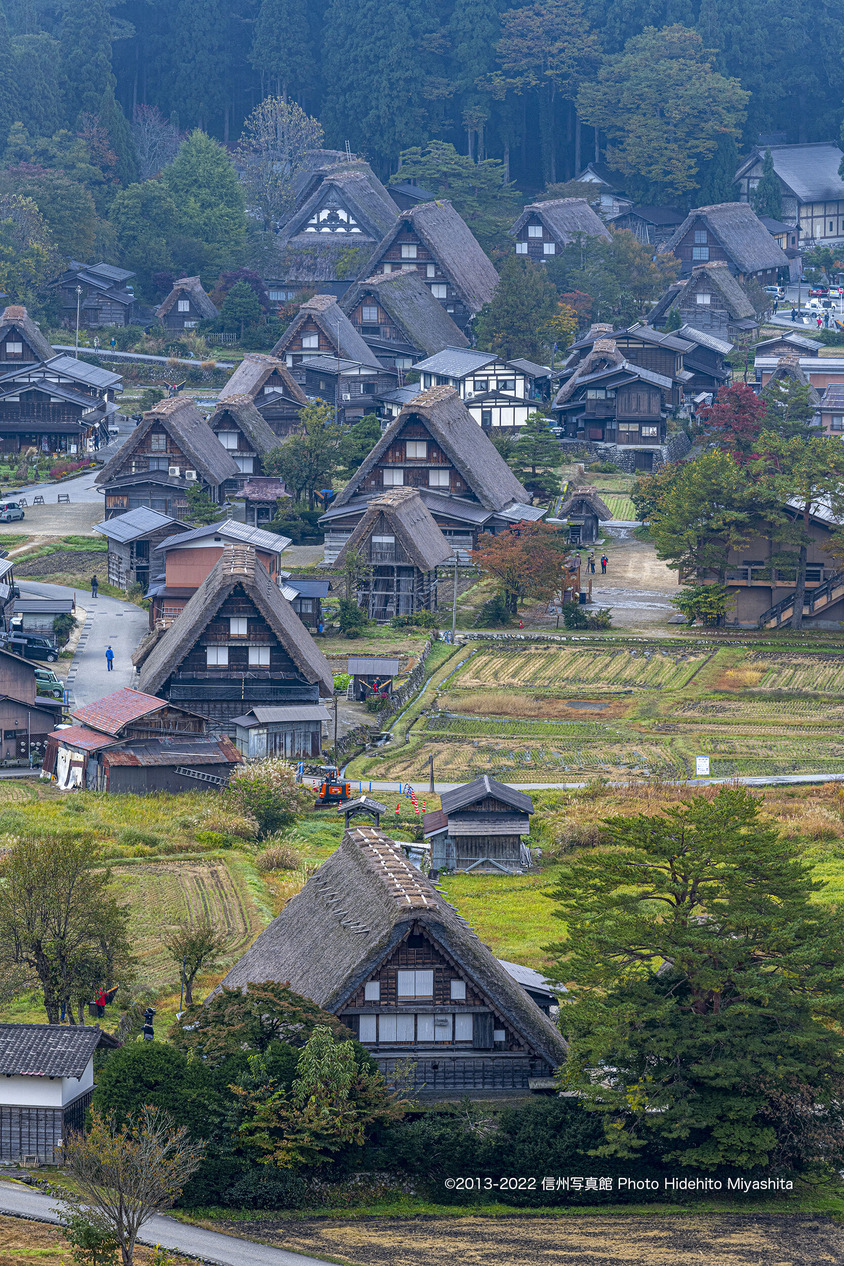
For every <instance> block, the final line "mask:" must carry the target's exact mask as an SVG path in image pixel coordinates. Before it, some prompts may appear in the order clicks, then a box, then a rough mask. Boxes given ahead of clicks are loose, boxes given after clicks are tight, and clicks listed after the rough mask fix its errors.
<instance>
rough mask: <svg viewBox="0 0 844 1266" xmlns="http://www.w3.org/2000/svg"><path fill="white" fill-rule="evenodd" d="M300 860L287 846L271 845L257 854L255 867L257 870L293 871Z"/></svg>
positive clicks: (294, 851) (293, 850) (293, 849)
mask: <svg viewBox="0 0 844 1266" xmlns="http://www.w3.org/2000/svg"><path fill="white" fill-rule="evenodd" d="M301 860H302V859H301V858H300V856H299V854H298V853H297V852H296V850H295V848H291V847H290V845H289V844H271V845H270V846H269V847H268V848H264V849H262V850H261V852H260V853H258V855H257V857H256V858H255V865H256V866H257V867H258V869H259V870H295V869H296V867H297V866H298V865H299V863H300V862H301Z"/></svg>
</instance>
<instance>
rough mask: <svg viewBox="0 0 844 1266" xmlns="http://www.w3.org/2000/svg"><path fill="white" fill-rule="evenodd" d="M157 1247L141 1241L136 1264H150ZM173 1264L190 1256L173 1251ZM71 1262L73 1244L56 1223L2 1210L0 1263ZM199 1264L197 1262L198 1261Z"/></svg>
mask: <svg viewBox="0 0 844 1266" xmlns="http://www.w3.org/2000/svg"><path fill="white" fill-rule="evenodd" d="M154 1257H155V1249H154V1248H144V1246H143V1245H140V1244H139V1245H138V1247H137V1248H136V1249H135V1262H136V1266H150V1263H151V1262H152V1260H153V1258H154ZM171 1260H172V1261H173V1266H177V1263H178V1266H188V1263H189V1261H190V1259H188V1258H186V1257H180V1256H177V1255H176V1254H171ZM27 1262H31V1263H33V1264H35V1263H37V1264H38V1266H72V1263H73V1258H72V1256H71V1248H70V1245H69V1244H68V1242H67V1240H66V1239H65V1238H64V1235H63V1234H62V1232H61V1231H60V1230H59V1228H58V1227H56V1226H48V1225H47V1224H46V1223H45V1222H27V1221H26V1220H25V1219H24V1218H7V1217H4V1216H3V1215H2V1214H0V1266H25V1263H27ZM196 1266H198V1263H197V1264H196Z"/></svg>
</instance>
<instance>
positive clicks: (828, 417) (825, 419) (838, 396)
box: [818, 383, 844, 440]
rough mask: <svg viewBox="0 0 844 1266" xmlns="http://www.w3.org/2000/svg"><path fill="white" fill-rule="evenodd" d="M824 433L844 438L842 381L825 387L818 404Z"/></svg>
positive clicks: (843, 385)
mask: <svg viewBox="0 0 844 1266" xmlns="http://www.w3.org/2000/svg"><path fill="white" fill-rule="evenodd" d="M818 413H819V415H820V422H821V426H822V427H823V432H824V435H834V436H835V437H836V438H837V439H842V440H844V383H835V384H833V385H832V386H830V387H827V388H826V390H825V391H824V393H823V395H822V396H821V398H820V402H819V404H818Z"/></svg>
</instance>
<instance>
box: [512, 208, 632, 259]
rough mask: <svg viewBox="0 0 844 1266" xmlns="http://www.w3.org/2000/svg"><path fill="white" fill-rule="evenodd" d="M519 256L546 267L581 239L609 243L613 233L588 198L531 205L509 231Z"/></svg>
mask: <svg viewBox="0 0 844 1266" xmlns="http://www.w3.org/2000/svg"><path fill="white" fill-rule="evenodd" d="M510 233H511V234H512V235H513V237H515V239H516V254H517V255H525V256H527V258H528V259H531V260H533V262H534V263H535V264H543V263H547V262H548V260H549V259H553V257H554V256H555V255H559V254H560V252H561V251H563V250H565V248H566V247H567V246H570V245H571V243H572V242H573V241H575V240H576V239H577V238H578V237H579V236H581V235H582V236H584V237H601V238H604V239H605V240H606V241H609V240H610V231H609V229H608V228H607V226H606V224H604V222H603V220H602V219H601V217H600V216H599V215H596V214H595V212H594V211H593V210H592V208H591V207H590V205H589V203H588V202H587V201H586V199H585V198H554V199H551V200H549V201H548V202H531V203H529V204H528V206H526V207H525V209H524V211H523V212H522V214H521V215H520V216H519V218H518V220H516V223H515V224H514V225H513V227H512V228H511V229H510Z"/></svg>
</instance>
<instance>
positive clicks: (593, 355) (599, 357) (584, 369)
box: [554, 338, 625, 405]
mask: <svg viewBox="0 0 844 1266" xmlns="http://www.w3.org/2000/svg"><path fill="white" fill-rule="evenodd" d="M624 363H625V361H624V356H623V355H622V353H621V352H620V351H619V350H618V347H617V345H616V343H615V341H614V340H613V339H611V338H599V339H596V340H595V342H594V343H593V344H592V350H591V352H590V353H589V355H588V356H584V358H583V360H582V361H580V362H579V363H578V365H577V366H576V368H575V370H574V373H573V374H572V375H571V377H570V378H568V379H566V381H565V382H564V383H563V384H562V386H561V387H560V390H559V391H558V392H557V396H556V399H555V400H554V404H555V405H558V404H565V402H566V400H569V399H570V398H571V397H572V396H573V395H574V393H575V390H576V389H577V387H578V386H579V385H580V382H581V379H583V378H588V377H589V375H590V374H595V373H598V371H599V370H601V369H608V368H614V369H621V368H622V366H623V365H624Z"/></svg>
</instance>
